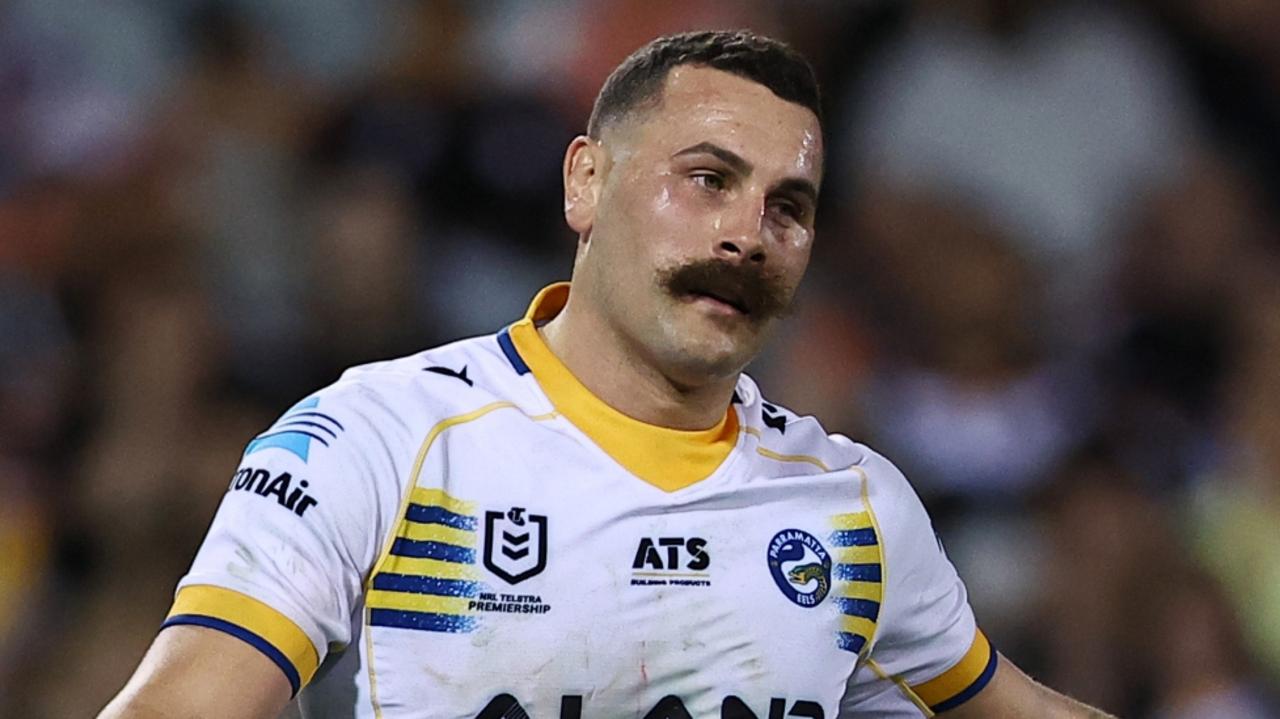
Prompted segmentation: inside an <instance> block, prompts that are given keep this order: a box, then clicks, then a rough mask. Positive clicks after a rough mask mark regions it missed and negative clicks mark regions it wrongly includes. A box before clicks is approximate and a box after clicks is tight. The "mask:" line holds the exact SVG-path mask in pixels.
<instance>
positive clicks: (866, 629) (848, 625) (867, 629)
mask: <svg viewBox="0 0 1280 719" xmlns="http://www.w3.org/2000/svg"><path fill="white" fill-rule="evenodd" d="M875 630H876V623H875V622H873V621H871V620H870V619H867V618H866V617H852V616H849V615H847V614H844V615H841V616H840V631H842V632H849V633H850V634H860V635H862V636H864V637H869V636H871V635H872V633H874V632H875Z"/></svg>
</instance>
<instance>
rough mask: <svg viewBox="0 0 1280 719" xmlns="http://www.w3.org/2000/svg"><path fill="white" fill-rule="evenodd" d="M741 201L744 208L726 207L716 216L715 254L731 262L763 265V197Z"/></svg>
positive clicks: (764, 255) (764, 256)
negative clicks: (727, 208)
mask: <svg viewBox="0 0 1280 719" xmlns="http://www.w3.org/2000/svg"><path fill="white" fill-rule="evenodd" d="M742 204H743V205H744V206H745V207H739V208H736V209H734V210H726V211H725V212H724V213H723V214H722V215H720V216H719V217H717V218H716V220H715V226H716V230H718V232H717V233H716V239H715V243H716V244H715V248H714V252H715V255H716V257H718V258H720V259H724V260H728V261H730V262H754V263H757V264H763V263H764V261H765V258H766V254H765V240H764V198H759V200H758V202H755V203H750V202H744V203H742Z"/></svg>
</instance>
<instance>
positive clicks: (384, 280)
mask: <svg viewBox="0 0 1280 719" xmlns="http://www.w3.org/2000/svg"><path fill="white" fill-rule="evenodd" d="M710 27H749V28H752V29H755V30H757V31H761V32H764V33H767V34H772V35H775V36H778V37H781V38H783V39H786V40H788V41H790V42H791V43H793V44H794V45H795V46H796V47H797V48H799V49H800V50H801V51H802V52H804V54H805V55H806V56H807V57H809V58H810V60H811V61H812V62H813V63H814V65H815V67H816V68H817V70H818V72H819V74H820V76H821V79H822V82H823V86H824V91H825V96H826V105H827V113H828V117H827V123H826V132H827V142H828V170H827V182H826V186H825V187H824V189H823V194H824V197H823V207H822V210H821V212H820V213H819V215H820V231H819V247H818V249H817V250H816V254H815V257H814V261H813V265H812V268H811V270H810V274H809V279H808V280H807V283H808V284H807V287H806V288H805V290H804V292H803V295H802V297H801V300H800V305H799V309H798V311H797V313H796V316H795V317H794V318H793V319H792V320H791V321H790V323H789V324H788V325H787V327H786V328H785V330H784V331H783V333H782V336H781V337H779V338H778V340H777V341H776V342H775V344H774V346H773V349H772V350H771V351H770V353H769V354H767V355H766V356H765V357H762V358H761V360H760V361H758V362H757V363H756V365H755V366H754V367H753V369H752V372H753V374H754V375H755V376H756V377H757V379H758V380H759V381H760V382H761V384H762V385H763V386H764V387H765V388H766V391H768V392H769V394H770V396H771V398H772V399H774V400H775V401H779V402H782V403H783V404H787V405H790V406H791V407H793V408H794V409H795V410H797V411H799V412H801V413H814V414H817V415H818V416H819V417H821V418H822V419H823V421H824V422H825V424H826V426H827V427H828V429H829V430H831V431H839V432H842V433H845V434H848V435H850V436H852V437H854V438H856V439H858V440H860V441H864V442H866V443H868V444H870V445H872V446H873V447H876V448H877V449H879V450H880V451H882V452H884V453H886V454H887V455H888V456H889V457H890V458H891V459H893V460H894V461H896V462H897V463H898V464H899V465H900V466H901V467H902V468H903V469H904V470H905V471H906V472H907V474H908V476H910V477H911V478H912V480H913V482H914V483H915V485H916V486H917V488H918V490H919V491H920V493H921V494H922V496H923V497H924V499H925V502H926V504H927V505H928V507H929V508H930V510H931V512H932V513H933V516H934V518H935V522H936V524H937V527H938V529H939V530H940V532H941V536H942V538H943V540H944V542H945V544H946V546H947V549H948V552H949V554H950V556H951V558H952V559H953V561H954V562H955V563H956V564H957V566H958V567H959V569H960V571H961V573H962V574H963V575H964V576H965V577H966V579H967V582H968V585H969V588H970V591H971V595H972V600H973V604H974V607H975V609H976V611H977V614H978V618H979V621H980V623H981V624H982V625H983V626H984V628H985V629H986V631H987V633H988V634H989V635H990V636H991V637H992V639H993V641H994V642H995V643H996V644H997V645H998V646H999V647H1000V648H1001V649H1002V650H1003V651H1004V652H1005V653H1006V654H1008V655H1009V656H1010V657H1012V658H1013V659H1015V660H1016V661H1017V662H1018V663H1020V664H1021V665H1022V666H1024V667H1025V668H1026V669H1027V670H1029V671H1030V672H1032V673H1033V674H1034V675H1035V676H1037V677H1038V678H1040V679H1042V680H1044V681H1046V682H1048V683H1050V684H1051V685H1053V686H1055V687H1057V688H1059V689H1061V690H1063V691H1066V692H1069V693H1071V694H1074V695H1075V696H1078V697H1080V698H1081V699H1083V700H1086V701H1088V702H1090V703H1094V704H1097V705H1099V706H1101V707H1104V708H1106V709H1108V710H1110V711H1112V712H1115V713H1117V714H1119V715H1121V716H1123V717H1160V718H1164V719H1207V718H1211V717H1212V718H1219V717H1221V718H1228V719H1253V718H1255V717H1280V713H1277V709H1276V704H1275V703H1274V702H1275V699H1276V696H1275V694H1276V693H1275V691H1274V690H1275V688H1276V687H1280V232H1278V230H1280V224H1278V222H1277V217H1278V214H1277V212H1278V210H1280V3H1277V2H1275V1H1274V0H1229V1H1228V0H1163V1H1157V0H1148V1H1145V2H1144V1H1142V0H1127V1H1119V0H1117V1H1112V2H1074V1H1071V0H930V1H921V2H917V3H907V2H889V1H885V0H878V1H872V0H861V1H853V0H825V1H824V0H787V1H779V2H745V1H743V0H732V1H729V0H725V1H713V0H576V1H571V2H559V3H550V2H540V1H538V0H489V1H485V2H446V1H444V0H438V1H434V2H409V1H406V0H381V1H378V2H373V1H371V0H305V1H304V0H224V1H217V2H215V1H209V0H166V1H165V2H154V1H147V0H115V1H113V2H106V3H90V2H82V1H78V0H7V1H6V2H3V3H0V715H3V716H12V717H29V718H35V719H42V718H44V717H50V718H63V717H85V716H92V715H93V714H94V713H95V712H96V711H97V710H98V709H99V708H100V707H101V706H102V705H103V704H104V703H105V702H106V701H107V700H108V699H109V697H110V696H111V695H113V694H114V693H115V692H116V691H117V690H118V689H119V688H120V687H121V686H122V685H123V683H124V681H125V680H126V678H127V677H128V676H129V674H130V673H131V672H132V670H133V668H134V667H135V666H136V664H137V661H138V659H139V658H140V657H141V655H142V653H143V651H144V650H145V648H146V647H147V645H148V644H149V642H150V641H151V639H152V638H153V636H154V634H155V631H156V628H157V627H158V625H159V623H160V621H161V619H162V618H163V616H164V614H165V612H166V610H167V607H168V603H169V601H170V598H171V593H172V590H173V587H174V584H175V582H176V581H177V579H178V577H179V576H180V575H181V574H182V573H183V572H184V571H185V568H186V566H187V563H188V562H189V561H190V558H191V556H192V554H193V552H194V550H195V548H196V546H197V545H198V543H199V541H200V539H201V537H202V535H203V533H204V531H205V528H206V527H207V525H208V522H209V519H210V517H211V515H212V512H213V510H214V508H215V506H216V504H217V502H218V500H219V498H220V495H221V493H222V492H223V490H224V488H225V487H226V483H227V481H228V478H229V477H230V475H231V473H232V471H233V470H234V468H235V466H236V463H237V461H238V458H239V456H240V453H241V451H242V449H243V447H244V444H245V443H246V442H247V441H248V439H249V438H250V437H252V436H253V435H254V434H255V433H257V432H259V431H261V430H262V428H264V427H266V426H267V425H268V424H270V422H271V421H272V419H273V417H274V416H276V415H277V414H278V413H280V412H281V411H282V410H283V409H285V408H286V407H288V406H289V405H291V404H292V403H293V402H294V401H296V400H297V399H298V398H300V397H302V396H304V395H306V394H307V393H309V392H310V391H312V390H314V389H315V388H317V387H319V386H322V385H324V384H327V383H328V382H330V381H332V380H333V379H335V378H336V376H337V375H338V373H339V372H340V371H341V370H342V369H343V368H344V367H346V366H348V365H351V364H356V363H362V362H366V361H371V360H376V359H382V358H387V357H391V356H395V355H398V354H404V353H409V352H413V351H416V350H419V349H422V348H426V347H428V346H431V345H435V344H438V343H441V342H444V341H447V340H452V339H455V338H459V337H463V336H468V335H473V334H480V333H489V332H493V331H495V330H496V329H498V328H500V327H501V326H503V325H504V324H506V323H508V322H510V321H511V320H513V319H515V318H517V317H518V316H519V315H520V314H521V313H522V312H523V309H524V307H525V305H526V303H527V302H528V300H529V298H530V297H531V296H532V294H533V293H534V292H535V291H536V290H537V289H538V288H539V287H541V286H542V285H544V284H546V283H548V282H549V281H552V280H555V279H563V278H567V277H568V274H569V270H570V262H571V259H572V253H573V245H574V238H573V236H572V235H571V233H570V232H569V231H568V230H567V228H566V227H565V226H564V224H563V220H562V217H561V212H560V208H561V199H560V161H561V157H562V152H563V150H564V147H565V146H566V144H567V143H568V141H569V140H570V139H571V138H572V137H573V136H574V134H576V133H577V132H579V131H580V130H582V129H583V127H584V126H585V123H586V117H587V113H588V111H589V108H590V103H591V100H592V98H593V97H594V94H595V92H596V90H597V89H598V87H599V85H600V83H601V81H602V80H603V79H604V77H605V75H606V74H607V73H608V72H609V70H610V69H611V68H612V67H613V66H614V64H616V63H617V62H618V61H619V60H621V59H622V58H623V57H624V56H626V55H627V54H628V53H629V52H630V51H632V50H633V49H635V48H636V47H638V46H639V45H641V44H643V43H644V42H645V41H647V40H648V39H650V38H652V37H653V36H655V35H658V34H661V33H664V32H671V31H677V30H685V29H696V28H710Z"/></svg>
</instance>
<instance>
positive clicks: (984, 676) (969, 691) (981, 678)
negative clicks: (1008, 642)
mask: <svg viewBox="0 0 1280 719" xmlns="http://www.w3.org/2000/svg"><path fill="white" fill-rule="evenodd" d="M998 657H999V655H998V654H996V650H995V647H992V648H991V657H990V658H988V659H987V667H986V669H983V670H982V673H981V674H979V675H978V678H977V679H974V680H973V683H972V684H970V685H969V686H968V687H966V688H965V690H964V691H962V692H960V693H959V694H957V695H955V696H953V697H951V698H950V699H948V700H946V701H944V702H939V703H937V704H935V705H934V706H931V707H929V708H930V709H932V710H933V712H934V713H935V714H941V713H942V712H945V711H950V710H952V709H955V708H956V707H958V706H960V705H961V704H964V703H965V702H967V701H969V700H970V699H972V698H974V697H975V696H977V694H978V692H980V691H982V689H983V688H984V687H986V686H987V683H988V682H990V681H991V677H993V676H995V675H996V660H997V659H998Z"/></svg>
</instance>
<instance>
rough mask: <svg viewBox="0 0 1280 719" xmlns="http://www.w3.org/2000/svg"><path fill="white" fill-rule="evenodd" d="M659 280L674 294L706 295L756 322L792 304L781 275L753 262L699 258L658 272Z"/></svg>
mask: <svg viewBox="0 0 1280 719" xmlns="http://www.w3.org/2000/svg"><path fill="white" fill-rule="evenodd" d="M658 281H659V284H661V285H662V286H663V287H665V288H666V290H667V291H668V292H670V293H671V294H672V295H674V296H676V297H686V296H690V295H707V296H709V297H713V298H715V299H717V300H720V301H722V302H726V303H728V304H730V305H732V306H734V307H736V308H737V309H738V310H739V311H741V312H742V313H743V314H745V315H747V316H748V317H750V318H751V319H752V320H755V321H757V322H760V321H763V320H766V319H769V318H772V317H780V316H782V315H784V314H785V313H786V311H787V309H788V308H789V307H790V305H791V294H792V293H791V290H790V288H788V287H787V286H786V284H785V283H784V282H783V280H782V278H781V277H779V276H778V275H776V274H773V273H769V272H765V271H764V270H762V269H761V268H759V267H758V266H755V265H746V264H733V263H730V262H724V261H722V260H699V261H697V262H691V263H689V264H687V265H681V266H679V267H673V268H668V269H666V270H664V271H662V272H660V273H659V277H658Z"/></svg>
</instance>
